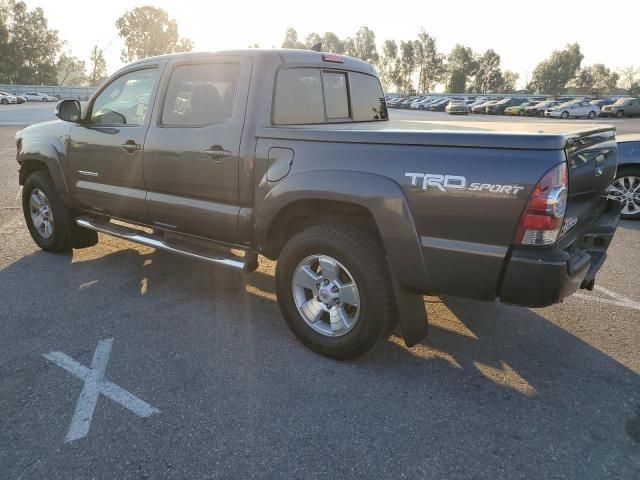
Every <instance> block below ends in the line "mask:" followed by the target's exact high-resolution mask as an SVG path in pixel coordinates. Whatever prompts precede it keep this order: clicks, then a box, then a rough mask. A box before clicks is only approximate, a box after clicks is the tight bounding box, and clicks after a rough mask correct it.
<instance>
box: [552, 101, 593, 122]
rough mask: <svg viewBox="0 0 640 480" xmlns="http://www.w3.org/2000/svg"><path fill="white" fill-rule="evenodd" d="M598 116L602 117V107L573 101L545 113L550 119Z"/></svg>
mask: <svg viewBox="0 0 640 480" xmlns="http://www.w3.org/2000/svg"><path fill="white" fill-rule="evenodd" d="M598 115H600V107H598V106H597V105H592V104H591V103H589V102H588V101H586V100H572V101H570V102H566V103H561V104H560V105H558V106H555V107H551V108H549V109H548V110H547V111H545V112H544V116H545V117H548V118H569V117H573V118H578V117H586V118H596V117H597V116H598Z"/></svg>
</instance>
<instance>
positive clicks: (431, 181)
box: [404, 172, 524, 196]
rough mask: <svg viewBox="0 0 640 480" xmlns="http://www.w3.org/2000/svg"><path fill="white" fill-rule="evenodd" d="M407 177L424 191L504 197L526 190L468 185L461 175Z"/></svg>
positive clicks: (515, 186) (512, 186)
mask: <svg viewBox="0 0 640 480" xmlns="http://www.w3.org/2000/svg"><path fill="white" fill-rule="evenodd" d="M404 176H405V177H409V178H411V185H412V186H414V187H420V188H422V189H423V190H429V189H432V188H436V189H438V190H440V191H441V192H449V191H452V190H467V191H469V192H482V193H484V192H488V193H502V194H504V195H511V196H517V195H518V192H520V191H521V190H524V187H523V186H521V185H500V184H497V183H477V182H474V183H468V182H467V178H466V177H462V176H460V175H440V174H434V173H412V172H405V174H404Z"/></svg>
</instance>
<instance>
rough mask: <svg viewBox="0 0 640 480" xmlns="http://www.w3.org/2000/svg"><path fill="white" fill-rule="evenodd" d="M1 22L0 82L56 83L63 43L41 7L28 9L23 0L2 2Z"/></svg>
mask: <svg viewBox="0 0 640 480" xmlns="http://www.w3.org/2000/svg"><path fill="white" fill-rule="evenodd" d="M0 25H1V26H0V58H1V59H2V61H1V62H0V82H1V83H22V84H55V83H56V82H57V73H58V69H57V64H56V60H57V58H58V52H59V51H60V47H61V44H60V40H59V38H58V32H57V31H55V30H51V29H49V27H48V24H47V19H46V18H45V16H44V12H43V11H42V9H41V8H36V9H34V10H31V11H29V10H27V6H26V5H25V3H24V2H13V1H9V2H2V4H0Z"/></svg>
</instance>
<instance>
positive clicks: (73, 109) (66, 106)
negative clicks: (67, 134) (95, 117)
mask: <svg viewBox="0 0 640 480" xmlns="http://www.w3.org/2000/svg"><path fill="white" fill-rule="evenodd" d="M56 117H58V118H59V119H60V120H64V121H65V122H73V123H78V122H79V121H80V102H79V101H78V100H62V101H61V102H58V104H57V105H56Z"/></svg>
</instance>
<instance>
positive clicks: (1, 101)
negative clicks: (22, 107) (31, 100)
mask: <svg viewBox="0 0 640 480" xmlns="http://www.w3.org/2000/svg"><path fill="white" fill-rule="evenodd" d="M0 103H2V105H6V104H7V103H9V100H7V99H6V98H3V99H2V100H0Z"/></svg>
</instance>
